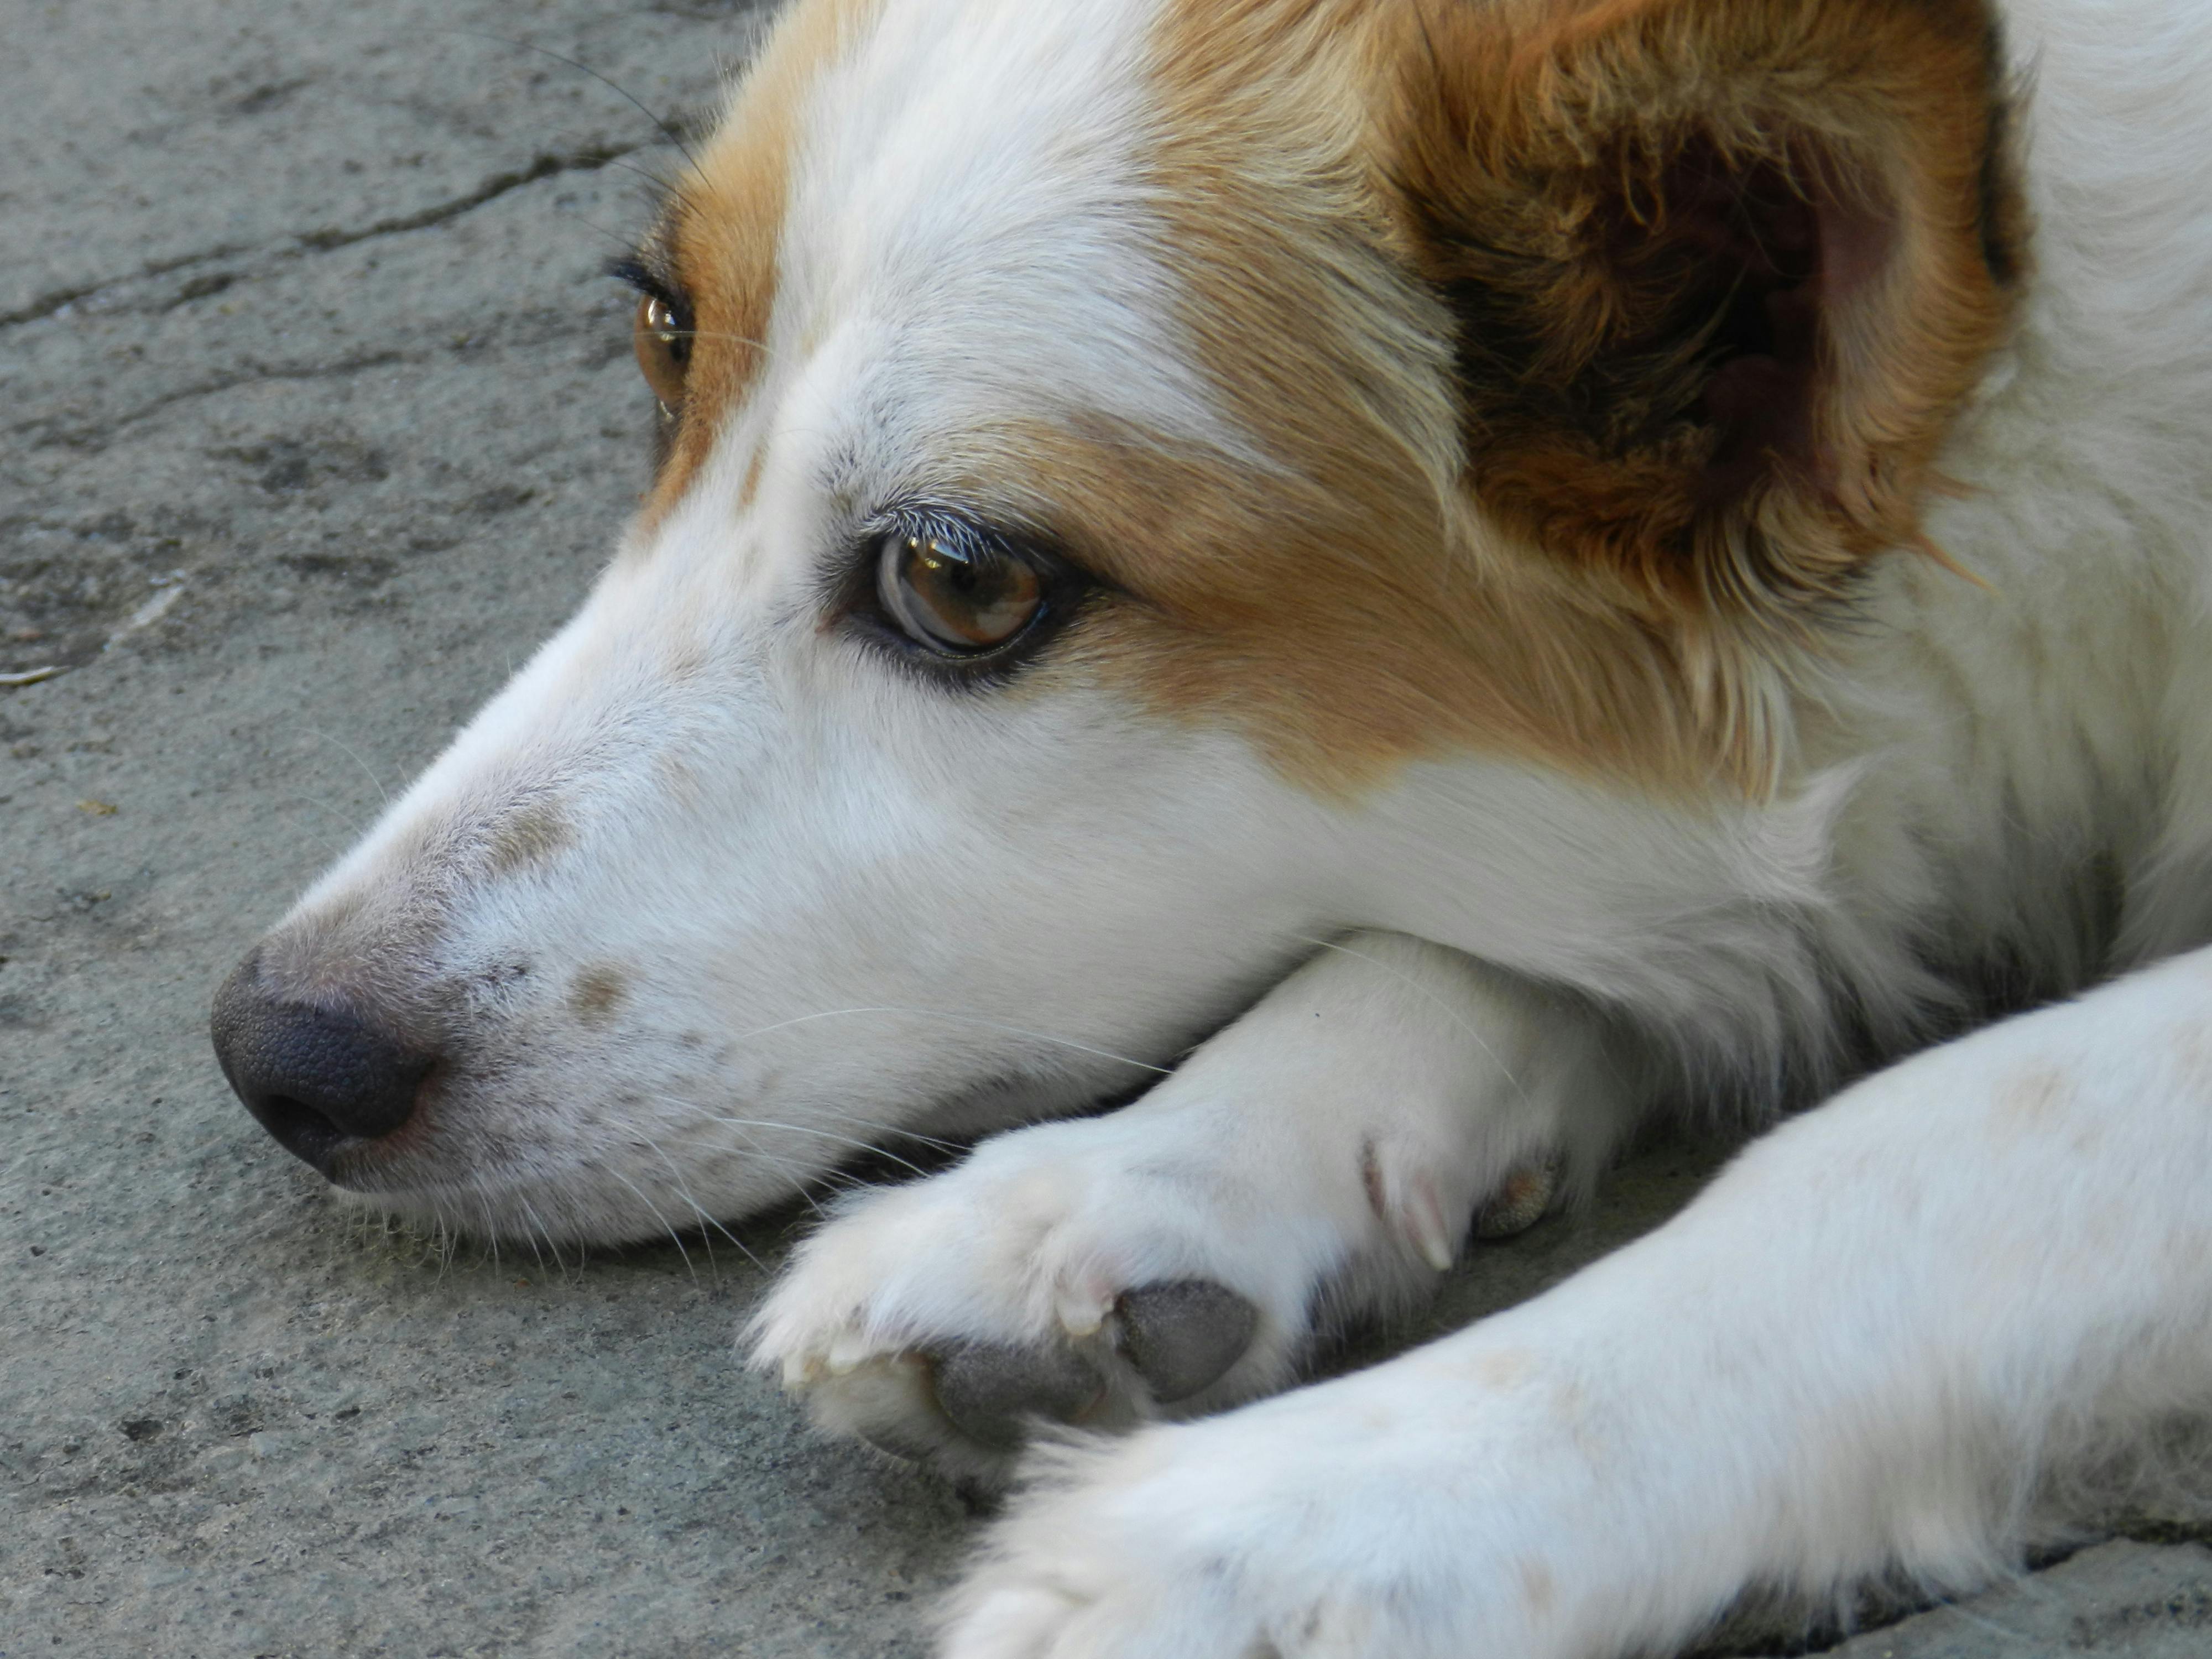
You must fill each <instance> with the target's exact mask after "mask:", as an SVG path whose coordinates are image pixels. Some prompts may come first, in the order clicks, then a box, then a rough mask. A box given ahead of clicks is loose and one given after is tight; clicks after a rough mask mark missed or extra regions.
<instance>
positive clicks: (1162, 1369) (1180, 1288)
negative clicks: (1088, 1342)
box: [1114, 1279, 1260, 1405]
mask: <svg viewBox="0 0 2212 1659" xmlns="http://www.w3.org/2000/svg"><path fill="white" fill-rule="evenodd" d="M1114 1314H1115V1322H1116V1324H1117V1325H1118V1326H1119V1327H1120V1330H1121V1340H1120V1341H1119V1342H1118V1343H1117V1344H1116V1346H1118V1347H1119V1348H1120V1350H1121V1357H1122V1358H1124V1359H1127V1361H1128V1362H1129V1364H1131V1365H1132V1366H1133V1367H1134V1368H1135V1370H1136V1372H1137V1375H1138V1376H1141V1377H1143V1378H1144V1379H1145V1383H1146V1386H1147V1387H1148V1388H1150V1389H1152V1398H1153V1399H1155V1400H1157V1401H1159V1402H1160V1403H1161V1404H1162V1405H1172V1404H1174V1403H1175V1402H1176V1401H1178V1400H1188V1399H1189V1398H1190V1397H1191V1395H1194V1394H1196V1393H1198V1392H1199V1391H1200V1389H1208V1388H1211V1387H1212V1386H1213V1384H1214V1383H1218V1382H1219V1381H1220V1380H1221V1379H1222V1377H1223V1376H1225V1375H1226V1374H1227V1372H1228V1370H1229V1368H1230V1367H1231V1365H1234V1364H1236V1363H1237V1361H1238V1360H1239V1359H1241V1358H1243V1356H1244V1351H1245V1349H1247V1348H1249V1347H1250V1346H1252V1337H1253V1335H1254V1334H1255V1332H1256V1331H1258V1329H1259V1328H1260V1310H1258V1309H1257V1308H1255V1307H1254V1306H1253V1305H1252V1304H1250V1303H1249V1302H1248V1301H1246V1300H1245V1299H1244V1298H1243V1297H1241V1296H1239V1295H1237V1292H1236V1291H1232V1290H1231V1289H1230V1288H1229V1287H1228V1286H1227V1285H1217V1284H1215V1283H1214V1282H1213V1281H1212V1279H1171V1280H1170V1281H1168V1282H1167V1283H1165V1284H1161V1285H1140V1286H1139V1287H1138V1288H1137V1289H1135V1290H1133V1291H1123V1292H1122V1293H1121V1296H1120V1297H1117V1298H1116V1299H1115V1303H1114Z"/></svg>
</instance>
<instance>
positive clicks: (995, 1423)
mask: <svg viewBox="0 0 2212 1659" xmlns="http://www.w3.org/2000/svg"><path fill="white" fill-rule="evenodd" d="M933 1362H934V1363H933V1373H934V1375H933V1383H934V1386H935V1389H936V1394H937V1405H938V1409H939V1410H940V1411H942V1412H943V1413H945V1416H946V1417H947V1418H949V1419H951V1421H952V1424H953V1425H954V1426H955V1427H956V1428H957V1429H959V1431H961V1432H962V1433H963V1434H965V1435H966V1436H968V1437H969V1439H971V1440H975V1441H978V1442H980V1443H982V1444H983V1445H986V1446H989V1447H991V1448H993V1449H996V1450H1000V1451H1012V1450H1013V1449H1015V1448H1017V1447H1018V1446H1019V1445H1020V1444H1021V1443H1022V1426H1023V1425H1024V1422H1026V1421H1027V1420H1028V1419H1030V1418H1034V1417H1047V1418H1051V1419H1054V1420H1056V1421H1058V1422H1061V1423H1073V1422H1077V1421H1079V1420H1080V1419H1081V1418H1082V1417H1083V1416H1084V1414H1085V1413H1087V1412H1088V1411H1090V1410H1091V1407H1094V1406H1096V1405H1097V1403H1098V1401H1099V1399H1100V1397H1101V1396H1102V1395H1104V1393H1105V1391H1106V1379H1105V1378H1104V1377H1103V1376H1101V1375H1100V1373H1099V1370H1098V1368H1097V1366H1096V1365H1094V1364H1091V1362H1090V1361H1089V1360H1088V1359H1085V1358H1083V1356H1082V1355H1080V1354H1078V1353H1073V1352H1069V1351H1068V1350H1066V1349H1065V1348H1058V1347H1043V1348H1022V1347H1014V1346H1010V1345H1006V1344H1002V1343H997V1342H963V1343H960V1344H958V1345H957V1346H952V1347H949V1348H945V1349H941V1350H939V1352H937V1353H936V1354H935V1355H934V1356H933Z"/></svg>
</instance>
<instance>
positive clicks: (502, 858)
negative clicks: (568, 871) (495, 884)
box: [489, 801, 575, 875]
mask: <svg viewBox="0 0 2212 1659" xmlns="http://www.w3.org/2000/svg"><path fill="white" fill-rule="evenodd" d="M574 838H575V836H574V830H573V829H571V828H570V827H569V823H568V814H567V813H565V812H563V811H562V810H561V808H560V806H559V805H556V803H554V802H552V801H538V802H535V803H533V804H532V805H528V806H526V807H524V808H523V809H522V810H521V811H518V812H515V813H513V814H512V815H510V816H509V817H506V818H504V819H502V820H501V822H500V823H498V824H497V825H496V826H495V828H494V829H493V830H492V832H491V838H490V842H489V849H490V866H489V867H490V872H491V873H492V874H494V875H505V874H507V872H510V871H513V870H520V869H523V868H525V867H526V866H530V865H532V864H538V863H541V862H543V861H544V860H546V859H549V858H551V857H552V856H553V854H556V853H557V852H559V851H560V850H561V849H562V848H564V847H566V846H568V843H569V842H571V841H573V840H574Z"/></svg>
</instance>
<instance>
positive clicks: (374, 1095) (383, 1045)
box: [209, 957, 435, 1174]
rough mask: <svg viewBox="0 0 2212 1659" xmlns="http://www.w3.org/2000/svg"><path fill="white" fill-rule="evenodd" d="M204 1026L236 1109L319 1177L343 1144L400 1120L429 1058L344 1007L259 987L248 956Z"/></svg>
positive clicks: (409, 1111) (373, 1135) (411, 1105)
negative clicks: (285, 997) (240, 1105)
mask: <svg viewBox="0 0 2212 1659" xmlns="http://www.w3.org/2000/svg"><path fill="white" fill-rule="evenodd" d="M209 1026H210V1035H211V1036H213V1037H214V1039H215V1049H216V1058H217V1059H218V1060H220V1061H221V1062H222V1070H223V1075H224V1076H225V1077H227V1078H228V1079H230V1086H231V1088H232V1089H233V1090H234V1091H236V1092H237V1095H238V1097H239V1099H240V1100H241V1101H243V1102H244V1103H245V1104H246V1110H247V1111H249V1112H251V1113H252V1114H253V1115H254V1117H255V1119H256V1120H257V1121H258V1122H259V1123H260V1124H261V1126H262V1127H264V1128H265V1129H267V1130H268V1131H269V1133H270V1134H271V1135H273V1136H274V1137H275V1138H276V1141H277V1143H278V1144H279V1145H280V1146H283V1147H284V1149H285V1150H286V1151H288V1152H291V1153H293V1154H294V1155H295V1156H296V1157H298V1158H302V1159H304V1160H306V1161H307V1163H309V1164H313V1165H314V1166H315V1167H316V1168H317V1169H319V1170H323V1171H324V1172H325V1174H327V1173H329V1170H330V1166H331V1159H332V1158H333V1157H334V1156H335V1155H336V1154H337V1152H338V1151H339V1149H340V1148H341V1147H343V1146H345V1145H346V1144H347V1143H348V1142H349V1141H355V1140H374V1139H378V1138H379V1137H380V1136H383V1135H387V1134H390V1133H392V1131H393V1130H395V1129H398V1127H400V1126H401V1125H403V1124H404V1123H405V1122H406V1121H407V1120H408V1119H409V1117H410V1116H411V1115H413V1113H414V1110H415V1097H416V1092H417V1091H418V1090H419V1089H420V1087H421V1085H422V1079H423V1078H424V1077H425V1076H426V1075H428V1073H429V1070H430V1067H431V1066H432V1064H433V1062H434V1059H435V1057H434V1056H429V1055H425V1054H420V1053H417V1052H416V1051H415V1050H414V1049H412V1048H410V1047H408V1046H407V1045H406V1044H404V1042H401V1041H400V1040H399V1039H398V1038H397V1037H395V1036H392V1035H391V1034H390V1033H388V1032H386V1031H385V1030H381V1029H380V1028H379V1027H378V1026H377V1025H375V1024H373V1023H372V1022H371V1021H370V1020H368V1018H364V1017H363V1016H362V1014H361V1013H359V1012H356V1011H354V1010H351V1009H347V1008H328V1007H321V1006H315V1005H312V1004H308V1003H303V1002H286V1001H281V1000H278V999H276V997H275V996H273V995H271V994H270V993H269V991H268V990H267V989H265V988H264V986H263V985H262V982H261V975H260V965H259V962H258V958H257V957H247V958H246V960H245V961H244V962H242V963H240V964H239V966H238V969H236V971H235V972H234V973H233V974H232V975H231V976H230V977H229V978H228V980H226V981H223V986H222V990H220V991H218V992H217V993H216V999H215V1010H214V1014H213V1017H212V1018H211V1019H210V1022H209Z"/></svg>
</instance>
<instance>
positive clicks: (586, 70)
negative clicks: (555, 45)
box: [450, 28, 699, 173]
mask: <svg viewBox="0 0 2212 1659" xmlns="http://www.w3.org/2000/svg"><path fill="white" fill-rule="evenodd" d="M450 32H451V33H454V34H473V35H475V36H476V38H477V40H490V41H494V42H495V43H497V44H498V45H500V46H513V47H515V48H516V49H517V50H518V51H521V52H536V53H537V54H538V56H539V57H540V58H551V59H552V60H553V61H554V62H555V63H556V64H567V65H568V67H569V68H570V69H572V70H577V71H578V72H579V73H580V74H584V75H588V76H591V77H592V79H593V80H594V81H597V82H599V84H600V85H601V86H603V87H605V88H607V89H608V90H609V91H610V92H612V93H614V94H616V95H617V97H619V98H621V99H622V100H623V101H624V102H625V103H627V104H629V106H630V107H631V108H632V109H634V110H635V111H636V112H638V113H639V114H640V115H642V116H643V117H645V118H646V119H647V120H648V121H650V122H652V123H653V125H654V126H655V127H656V128H658V129H659V132H660V136H661V137H664V138H665V139H666V140H668V142H669V143H671V144H673V145H675V146H676V148H677V149H678V150H679V151H681V152H682V154H683V156H684V160H685V161H689V162H690V164H691V170H692V171H693V172H694V173H696V172H697V171H698V170H699V158H698V157H697V156H696V155H693V154H692V153H691V146H690V145H689V144H687V143H684V138H683V135H682V134H680V133H678V131H676V129H675V128H674V127H671V125H668V123H667V122H665V121H664V120H662V119H661V118H660V117H659V116H658V115H655V114H654V113H653V111H652V110H651V109H649V108H647V106H646V105H645V103H644V102H643V101H642V100H640V99H639V98H638V97H637V96H636V95H635V94H633V93H631V92H629V90H627V89H626V88H623V87H621V86H618V85H617V84H616V83H615V82H612V81H610V80H608V79H607V77H606V76H604V75H602V74H600V73H599V70H595V69H593V68H592V66H591V65H590V64H580V63H578V62H577V61H576V60H575V59H574V58H563V57H562V55H561V54H560V53H559V52H549V51H547V50H546V49H545V48H544V46H532V45H531V44H530V43H529V42H528V41H527V40H508V39H507V37H506V36H505V35H503V34H487V33H484V32H483V30H481V29H465V28H454V29H453V30H451V31H450Z"/></svg>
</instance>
